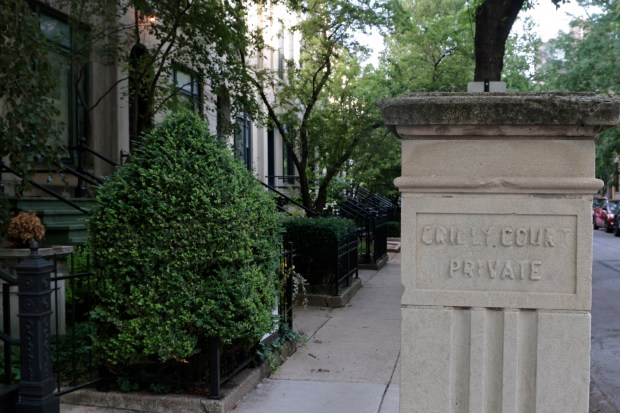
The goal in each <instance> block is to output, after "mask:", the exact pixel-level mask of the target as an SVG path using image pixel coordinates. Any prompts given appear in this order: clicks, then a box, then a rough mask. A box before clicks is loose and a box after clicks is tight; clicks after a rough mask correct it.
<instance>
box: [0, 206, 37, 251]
mask: <svg viewBox="0 0 620 413" xmlns="http://www.w3.org/2000/svg"><path fill="white" fill-rule="evenodd" d="M43 238H45V227H44V226H43V223H42V222H41V220H40V219H39V217H38V216H36V214H35V213H34V212H26V211H22V212H20V213H19V214H17V215H16V216H14V217H13V218H11V220H10V221H9V228H8V231H7V237H6V241H5V247H7V248H28V246H30V243H31V242H32V241H36V242H41V241H42V240H43Z"/></svg>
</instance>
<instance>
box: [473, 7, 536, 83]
mask: <svg viewBox="0 0 620 413" xmlns="http://www.w3.org/2000/svg"><path fill="white" fill-rule="evenodd" d="M525 1H526V0H485V1H484V2H483V3H482V4H481V5H480V6H478V8H477V9H476V35H475V37H474V53H475V55H476V70H475V72H474V81H475V82H482V81H485V80H489V81H499V80H501V76H502V69H503V68H504V54H505V52H506V40H508V35H509V34H510V29H512V25H513V24H514V22H515V20H516V19H517V15H518V14H519V11H521V9H522V8H523V5H524V3H525Z"/></svg>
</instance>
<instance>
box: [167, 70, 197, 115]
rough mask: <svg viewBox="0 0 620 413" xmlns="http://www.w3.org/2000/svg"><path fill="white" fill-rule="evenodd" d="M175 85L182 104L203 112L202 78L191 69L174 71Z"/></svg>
mask: <svg viewBox="0 0 620 413" xmlns="http://www.w3.org/2000/svg"><path fill="white" fill-rule="evenodd" d="M173 77H174V86H175V88H176V91H177V97H178V98H179V102H180V103H181V106H183V107H187V108H189V109H191V110H194V111H196V112H198V113H202V108H201V106H202V88H201V87H200V79H199V77H198V76H197V75H196V74H195V73H192V72H191V71H189V70H180V69H175V70H174V71H173Z"/></svg>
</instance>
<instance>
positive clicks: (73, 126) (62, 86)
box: [39, 10, 88, 146]
mask: <svg viewBox="0 0 620 413" xmlns="http://www.w3.org/2000/svg"><path fill="white" fill-rule="evenodd" d="M39 21H40V27H41V31H42V32H43V33H44V34H45V36H46V37H47V39H48V40H49V42H50V46H51V47H50V51H49V58H50V66H51V68H52V75H53V76H54V78H55V80H56V82H55V89H54V91H53V93H52V96H51V98H52V99H53V101H54V104H55V106H56V109H58V118H57V120H58V121H59V122H61V123H62V124H63V125H64V130H63V132H62V135H61V137H62V140H63V143H64V144H65V145H67V146H72V145H75V144H76V143H77V142H78V140H79V139H81V138H82V137H86V133H87V131H86V130H85V117H86V111H85V109H84V105H83V104H81V103H80V99H81V100H82V101H83V102H85V101H86V99H87V95H86V78H87V74H88V73H87V67H86V66H84V67H83V68H82V70H83V72H82V73H78V70H79V69H78V68H77V66H78V65H73V64H72V62H71V59H72V56H71V54H72V50H71V45H72V40H73V36H74V33H73V28H72V27H71V26H70V25H69V24H68V23H67V22H66V20H64V19H62V18H60V17H57V16H54V15H52V13H51V12H50V13H48V12H45V11H43V10H39Z"/></svg>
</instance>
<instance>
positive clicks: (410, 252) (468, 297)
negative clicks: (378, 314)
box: [381, 93, 620, 413]
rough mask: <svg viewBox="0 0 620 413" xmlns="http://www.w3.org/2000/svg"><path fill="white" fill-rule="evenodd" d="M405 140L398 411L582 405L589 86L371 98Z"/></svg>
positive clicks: (586, 361)
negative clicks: (578, 91)
mask: <svg viewBox="0 0 620 413" xmlns="http://www.w3.org/2000/svg"><path fill="white" fill-rule="evenodd" d="M381 105H382V109H383V114H384V118H385V121H386V124H387V125H389V126H390V127H391V128H393V130H394V132H395V133H396V134H398V136H400V137H401V138H402V139H403V142H402V151H403V153H402V163H403V166H402V177H400V178H398V179H397V181H396V184H397V185H398V186H399V188H400V190H401V192H402V244H401V254H402V256H401V265H402V281H403V284H404V286H405V292H404V294H403V298H402V351H401V387H400V394H401V396H400V397H401V399H400V411H401V412H407V413H409V412H420V413H428V412H438V413H439V412H442V413H443V412H446V413H448V412H454V413H456V412H470V413H500V412H501V413H509V412H510V413H513V412H514V413H529V412H532V413H534V412H536V413H541V412H549V413H551V412H579V413H586V412H587V411H588V397H589V379H590V374H589V373H590V372H589V368H590V307H591V268H592V267H591V265H592V215H591V202H592V194H593V193H595V192H596V190H597V189H599V188H600V187H601V186H602V182H601V181H599V180H597V179H595V178H594V136H595V135H596V134H597V133H598V132H600V131H601V130H603V129H605V128H607V127H610V126H612V125H615V124H617V123H618V121H619V120H620V104H619V102H618V101H616V100H611V99H601V98H596V97H593V96H591V95H565V94H542V95H515V94H489V93H485V94H425V95H411V96H407V97H403V98H397V99H389V100H386V101H383V102H381Z"/></svg>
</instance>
